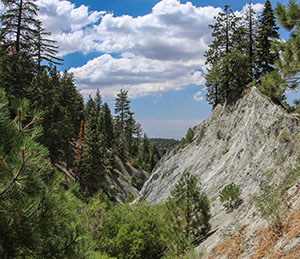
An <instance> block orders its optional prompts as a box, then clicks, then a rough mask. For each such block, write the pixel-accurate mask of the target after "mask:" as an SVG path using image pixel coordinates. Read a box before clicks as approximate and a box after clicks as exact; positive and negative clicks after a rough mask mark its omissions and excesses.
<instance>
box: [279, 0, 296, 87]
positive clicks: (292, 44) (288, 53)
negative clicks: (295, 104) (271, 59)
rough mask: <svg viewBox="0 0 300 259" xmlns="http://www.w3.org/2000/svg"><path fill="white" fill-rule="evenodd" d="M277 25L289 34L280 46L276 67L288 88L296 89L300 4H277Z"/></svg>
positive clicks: (292, 2) (293, 1)
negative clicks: (280, 51) (279, 56)
mask: <svg viewBox="0 0 300 259" xmlns="http://www.w3.org/2000/svg"><path fill="white" fill-rule="evenodd" d="M275 12H276V14H277V16H278V22H279V24H280V25H281V26H282V27H283V28H284V29H286V30H288V31H290V32H291V35H290V38H289V40H288V41H287V42H285V43H282V44H281V49H282V57H281V58H280V59H279V60H278V62H277V64H276V67H278V69H279V71H280V73H282V75H283V80H284V81H285V83H286V84H287V87H288V88H291V89H296V88H297V87H298V86H299V83H300V76H299V72H300V66H299V64H300V22H299V20H300V4H297V3H296V1H295V0H291V1H290V2H289V4H288V5H287V6H285V5H283V4H281V3H278V4H277V7H276V9H275Z"/></svg>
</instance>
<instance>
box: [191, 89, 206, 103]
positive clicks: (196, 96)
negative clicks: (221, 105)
mask: <svg viewBox="0 0 300 259" xmlns="http://www.w3.org/2000/svg"><path fill="white" fill-rule="evenodd" d="M202 94H203V90H200V91H198V92H197V93H195V94H194V95H193V99H194V100H195V101H203V100H204V97H203V96H202Z"/></svg>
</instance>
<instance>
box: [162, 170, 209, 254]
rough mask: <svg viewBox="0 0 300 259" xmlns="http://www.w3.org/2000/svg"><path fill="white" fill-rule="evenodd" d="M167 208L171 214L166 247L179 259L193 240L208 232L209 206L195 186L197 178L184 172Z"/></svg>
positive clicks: (206, 199) (198, 188)
mask: <svg viewBox="0 0 300 259" xmlns="http://www.w3.org/2000/svg"><path fill="white" fill-rule="evenodd" d="M167 207H168V208H169V211H170V212H171V219H170V223H171V225H170V226H169V228H170V230H169V231H170V238H169V243H170V244H168V247H171V248H172V250H173V253H174V255H173V256H176V258H179V257H180V256H181V254H182V253H185V252H186V251H187V250H188V249H189V248H190V246H191V245H192V242H193V241H195V239H197V238H199V237H201V236H203V235H205V234H207V233H208V231H209V230H210V224H209V220H210V218H211V215H210V205H209V201H208V198H207V196H206V194H205V193H203V192H202V191H201V188H200V186H199V185H198V184H197V178H196V177H195V176H194V175H191V174H190V173H189V172H186V173H184V175H183V176H182V177H181V178H180V180H179V182H178V183H177V184H176V185H175V187H174V189H173V190H172V191H171V199H170V201H169V202H168V203H167ZM172 217H173V218H172Z"/></svg>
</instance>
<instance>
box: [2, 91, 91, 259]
mask: <svg viewBox="0 0 300 259" xmlns="http://www.w3.org/2000/svg"><path fill="white" fill-rule="evenodd" d="M0 104H1V105H0V140H1V141H0V174H1V183H0V212H1V213H0V257H1V258H27V257H31V258H58V257H59V258H78V257H80V256H81V255H82V253H83V248H84V245H85V244H84V242H85V241H84V240H85V238H84V237H83V236H81V234H82V229H81V223H80V222H81V219H80V215H79V214H78V211H80V206H81V205H80V204H79V203H78V200H76V199H75V197H74V196H73V195H72V194H71V192H69V193H67V192H65V190H63V189H62V188H61V179H60V178H59V177H58V176H57V175H53V169H52V168H51V165H50V163H49V160H48V159H47V155H48V151H47V149H46V148H45V147H43V146H42V145H41V144H39V143H38V141H37V140H38V138H39V136H40V135H41V134H43V132H42V127H41V126H40V115H41V114H40V112H38V111H33V112H32V111H30V109H29V108H30V107H29V103H28V101H19V102H18V103H16V104H15V107H17V108H16V110H15V111H14V114H16V117H15V119H14V120H12V121H11V119H10V117H11V115H12V114H10V113H9V111H8V108H9V107H8V101H7V100H6V98H5V94H4V91H3V90H1V89H0ZM30 114H33V117H31V116H30ZM8 138H9V139H8Z"/></svg>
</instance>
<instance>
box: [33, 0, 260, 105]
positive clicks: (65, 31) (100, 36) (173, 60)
mask: <svg viewBox="0 0 300 259" xmlns="http://www.w3.org/2000/svg"><path fill="white" fill-rule="evenodd" d="M36 3H37V5H38V6H39V8H40V14H39V16H40V19H41V20H42V22H43V24H44V27H45V28H46V30H47V31H51V32H52V37H53V39H54V40H56V41H57V44H58V45H59V46H60V49H59V51H60V55H61V56H64V55H66V54H70V53H75V52H82V53H85V54H87V53H91V52H95V51H96V52H102V53H104V54H102V55H100V56H98V57H96V58H94V59H93V60H90V61H88V62H87V63H86V64H85V65H83V66H81V67H77V68H75V67H73V68H71V69H70V72H73V73H74V76H75V79H76V84H77V85H78V88H80V89H82V90H81V93H83V94H84V95H88V94H90V93H93V92H94V91H95V89H97V88H100V90H101V93H102V94H103V95H104V96H105V97H106V98H111V97H114V95H115V94H116V93H117V92H119V90H120V89H121V88H122V89H127V90H128V91H129V94H130V95H131V97H138V96H143V95H149V94H157V93H162V92H165V91H168V90H179V89H182V88H183V87H184V86H187V85H190V84H196V85H203V84H204V83H205V80H204V77H203V74H202V73H201V72H199V70H202V71H205V70H206V68H205V58H204V53H205V51H206V50H207V49H208V45H209V44H210V42H211V30H210V28H209V26H208V25H209V24H213V23H214V22H215V20H214V17H215V16H217V15H218V13H219V12H220V11H221V8H214V7H212V6H206V7H196V6H194V5H193V4H192V3H191V2H187V3H186V4H181V3H180V1H178V0H161V1H160V2H158V3H157V4H156V5H155V6H154V7H153V9H152V12H151V13H149V14H147V15H144V16H139V17H132V16H128V15H123V16H119V17H115V16H114V15H113V14H112V13H107V12H104V11H89V8H88V7H87V6H85V5H81V6H79V7H78V6H75V5H74V4H73V3H71V1H68V0H36ZM261 6H262V5H261V4H256V5H254V7H255V8H254V9H255V10H256V9H257V10H258V9H260V8H261ZM194 99H195V100H200V99H202V98H201V96H200V94H199V95H195V96H194Z"/></svg>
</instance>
